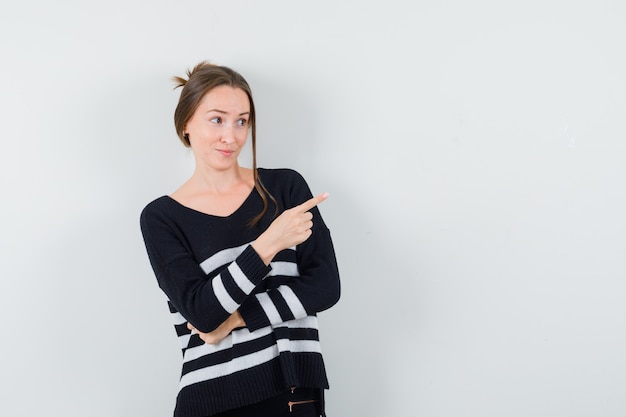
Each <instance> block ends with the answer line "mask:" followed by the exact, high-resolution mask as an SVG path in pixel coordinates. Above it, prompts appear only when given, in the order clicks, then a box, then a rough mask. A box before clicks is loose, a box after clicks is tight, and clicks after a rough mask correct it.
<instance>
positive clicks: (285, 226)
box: [252, 193, 328, 265]
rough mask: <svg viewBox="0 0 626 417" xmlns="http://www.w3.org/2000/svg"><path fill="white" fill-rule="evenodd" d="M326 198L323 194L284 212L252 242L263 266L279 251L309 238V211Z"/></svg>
mask: <svg viewBox="0 0 626 417" xmlns="http://www.w3.org/2000/svg"><path fill="white" fill-rule="evenodd" d="M327 198H328V193H323V194H320V195H318V196H317V197H313V198H311V199H310V200H307V201H305V202H304V203H302V204H300V205H299V206H295V207H293V208H290V209H289V210H285V211H284V212H282V213H281V215H280V216H278V217H277V218H276V219H274V221H273V222H272V224H270V226H269V227H268V228H267V230H266V231H265V232H263V233H261V235H260V236H259V237H258V238H257V239H256V240H255V241H254V242H252V247H253V248H254V250H255V251H256V253H258V254H259V256H260V257H261V259H262V260H263V262H264V263H265V265H269V263H270V262H271V261H272V259H274V256H276V254H277V253H278V252H280V251H281V250H283V249H288V248H290V247H292V246H295V245H298V244H300V243H302V242H304V241H305V240H307V239H308V238H309V236H311V233H312V232H311V228H312V227H313V220H312V219H313V214H311V212H310V211H309V210H311V209H312V208H313V207H315V206H317V205H318V204H319V203H321V202H322V201H324V200H326V199H327Z"/></svg>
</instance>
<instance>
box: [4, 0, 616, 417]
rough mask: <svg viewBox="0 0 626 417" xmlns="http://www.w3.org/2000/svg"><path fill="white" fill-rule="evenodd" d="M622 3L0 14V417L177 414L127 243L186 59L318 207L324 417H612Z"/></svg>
mask: <svg viewBox="0 0 626 417" xmlns="http://www.w3.org/2000/svg"><path fill="white" fill-rule="evenodd" d="M625 4H626V3H624V2H621V1H618V0H615V1H598V0H595V1H572V0H570V1H566V0H562V1H550V0H542V1H523V2H522V1H519V2H514V1H485V0H477V1H463V0H450V1H442V2H436V1H400V0H387V1H384V2H374V1H328V0H317V1H307V2H304V1H268V0H265V1H235V0H229V1H210V0H204V1H198V0H193V1H177V2H174V1H144V2H142V1H128V0H124V1H122V0H108V1H101V2H88V1H44V0H35V1H25V2H17V1H3V2H2V5H1V6H0V43H1V44H0V47H1V50H0V51H1V52H0V53H1V63H0V76H1V77H0V79H1V83H2V88H1V89H0V117H1V120H2V122H1V125H0V129H1V130H0V138H1V141H2V142H1V143H2V147H1V152H0V186H1V191H2V204H1V206H0V210H2V211H1V216H0V222H1V223H0V235H1V237H0V254H1V255H0V256H1V263H0V294H1V296H2V301H1V302H0V306H1V307H0V308H1V311H0V312H1V314H2V320H1V322H0V326H1V328H0V334H1V335H2V343H1V344H0V361H1V362H0V366H1V368H0V415H3V416H12V417H19V416H41V415H45V416H64V417H74V416H76V417H78V416H81V417H83V416H91V417H100V416H102V417H111V416H129V417H131V416H132V417H135V416H151V417H159V416H162V417H165V416H170V415H171V413H172V409H173V405H174V398H175V394H176V388H177V379H178V373H179V365H180V359H181V355H180V351H179V350H178V342H177V340H176V338H175V334H174V331H173V329H172V327H171V324H170V321H169V316H168V313H167V307H166V303H165V298H164V296H163V295H162V294H161V292H160V290H159V289H158V287H157V285H156V281H155V279H154V276H153V275H152V271H151V269H150V266H149V264H148V261H147V257H146V254H145V250H144V247H143V242H142V240H141V234H140V231H139V224H138V219H139V213H140V211H141V209H142V208H143V206H144V205H145V204H147V203H148V202H149V201H151V200H152V199H154V198H156V197H158V196H160V195H163V194H167V193H170V192H172V191H173V190H174V189H175V188H177V187H178V186H179V185H180V184H181V183H182V182H183V181H184V180H185V179H186V178H187V176H188V175H189V174H190V173H191V170H192V169H193V159H192V157H191V155H190V153H189V152H188V151H187V150H186V149H184V148H183V147H182V146H181V145H180V143H179V141H178V139H177V137H176V136H175V131H174V126H173V112H174V107H175V104H176V101H177V99H178V91H173V90H172V87H173V84H172V82H171V81H170V77H171V76H173V75H183V73H184V72H185V70H186V69H187V68H188V67H191V66H193V65H194V64H195V63H197V62H198V61H200V60H203V59H209V60H212V61H213V62H215V63H218V64H224V65H229V66H232V67H233V68H235V69H237V70H239V71H240V72H241V73H242V74H244V76H245V77H246V78H247V79H248V81H249V82H250V84H251V85H252V88H253V91H254V93H255V99H256V104H257V109H258V124H259V129H258V131H259V165H260V166H264V167H270V168H271V167H290V168H294V169H297V170H298V171H300V172H301V173H302V174H303V175H304V176H305V178H307V180H308V182H309V184H310V186H311V188H312V189H313V191H314V193H318V192H322V191H329V192H330V193H331V198H330V199H329V200H328V201H327V202H325V203H324V205H323V206H322V207H321V210H322V214H323V215H324V217H325V219H326V221H327V223H328V225H329V227H330V228H331V230H332V233H333V238H334V240H335V244H336V250H337V256H338V259H339V266H340V270H341V274H342V284H343V298H342V300H341V301H340V303H339V304H338V305H337V306H336V307H334V308H333V309H331V310H329V311H327V312H324V313H322V314H321V316H320V319H321V325H322V333H321V336H322V344H323V348H324V352H325V357H326V361H327V367H328V372H329V376H330V379H331V386H332V387H331V391H330V392H329V394H328V411H329V415H330V416H331V417H332V416H386V417H396V416H397V417H400V416H424V417H447V416H450V417H457V416H476V417H478V416H480V417H485V416H494V417H496V416H497V417H500V416H507V417H513V416H520V417H522V416H523V417H526V416H530V415H532V416H592V415H593V416H603V417H606V416H624V415H626V396H625V395H624V393H625V392H626V360H625V358H624V352H625V351H626V325H625V320H624V319H625V317H626V303H625V302H624V300H625V299H626V279H625V278H626V263H625V256H624V255H625V251H626V238H625V233H626V221H625V220H624V213H626V187H625V180H626V141H625V139H626V129H625V125H624V121H625V120H626V118H625V116H626V52H625V51H626V45H625V43H626V6H625Z"/></svg>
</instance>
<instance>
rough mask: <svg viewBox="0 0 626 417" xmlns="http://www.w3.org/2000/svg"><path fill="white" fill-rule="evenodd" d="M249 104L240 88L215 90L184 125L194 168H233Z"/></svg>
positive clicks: (244, 136) (245, 134) (243, 137)
mask: <svg viewBox="0 0 626 417" xmlns="http://www.w3.org/2000/svg"><path fill="white" fill-rule="evenodd" d="M249 119H250V100H248V96H247V95H246V93H245V92H244V91H243V90H242V89H240V88H233V87H230V86H226V85H223V86H219V87H215V88H214V89H212V90H211V91H209V92H208V93H206V95H205V96H204V97H203V98H202V100H201V101H200V105H199V106H198V108H197V109H196V111H195V113H194V114H193V116H191V119H189V121H188V122H187V124H186V125H185V130H184V131H185V133H187V134H189V143H190V144H191V149H192V150H193V154H194V157H195V159H196V164H197V165H199V164H201V165H203V166H204V168H209V169H213V170H217V171H223V170H227V169H229V168H232V167H235V166H237V158H238V156H239V153H240V152H241V149H242V148H243V146H244V145H245V143H246V139H247V137H248V128H249V126H248V121H249Z"/></svg>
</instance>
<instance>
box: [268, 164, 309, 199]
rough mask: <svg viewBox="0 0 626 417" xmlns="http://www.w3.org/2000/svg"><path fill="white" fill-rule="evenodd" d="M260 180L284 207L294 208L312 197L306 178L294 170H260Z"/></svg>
mask: <svg viewBox="0 0 626 417" xmlns="http://www.w3.org/2000/svg"><path fill="white" fill-rule="evenodd" d="M259 178H260V179H261V182H262V183H263V185H264V186H265V188H267V191H269V193H270V194H271V195H272V196H273V197H274V198H276V199H277V200H278V201H279V202H281V203H282V204H283V206H284V207H293V206H295V205H298V204H300V203H303V202H304V201H306V200H308V199H309V198H311V196H312V195H311V190H310V188H309V185H308V184H307V182H306V181H305V179H304V177H303V176H302V175H301V174H300V173H299V172H298V171H295V170H293V169H289V168H279V169H263V168H259Z"/></svg>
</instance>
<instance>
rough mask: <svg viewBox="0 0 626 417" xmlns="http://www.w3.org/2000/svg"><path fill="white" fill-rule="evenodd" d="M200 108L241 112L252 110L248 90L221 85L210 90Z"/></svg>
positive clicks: (201, 101)
mask: <svg viewBox="0 0 626 417" xmlns="http://www.w3.org/2000/svg"><path fill="white" fill-rule="evenodd" d="M198 110H203V111H210V110H219V111H223V112H228V113H230V112H233V113H237V114H241V113H246V112H249V111H250V100H249V99H248V95H247V94H246V92H245V91H243V90H242V89H241V88H236V87H231V86H229V85H221V86H219V87H215V88H214V89H212V90H210V91H209V92H207V93H206V94H205V95H204V97H202V100H200V105H199V106H198Z"/></svg>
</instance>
